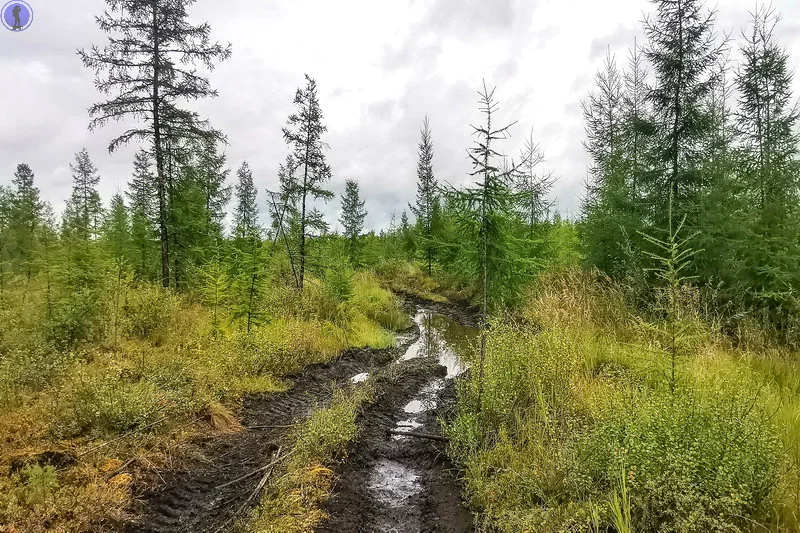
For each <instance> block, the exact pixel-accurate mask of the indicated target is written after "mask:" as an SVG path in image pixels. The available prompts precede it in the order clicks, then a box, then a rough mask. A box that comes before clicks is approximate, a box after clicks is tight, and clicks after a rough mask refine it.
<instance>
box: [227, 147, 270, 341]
mask: <svg viewBox="0 0 800 533" xmlns="http://www.w3.org/2000/svg"><path fill="white" fill-rule="evenodd" d="M236 176H237V177H238V182H237V184H236V199H237V204H236V211H235V212H234V229H233V243H234V272H233V287H232V288H233V292H234V295H235V298H234V301H233V305H232V307H233V317H234V318H245V319H246V327H247V331H248V332H250V330H251V328H252V326H253V324H254V323H257V322H258V321H260V319H261V317H262V315H263V313H262V312H261V302H262V300H263V295H264V294H263V293H264V291H263V288H262V287H263V284H262V281H263V278H264V266H263V261H262V260H261V228H260V226H259V225H258V207H257V204H256V188H255V185H253V173H252V171H251V170H250V166H249V165H248V164H247V162H246V161H245V162H243V163H242V166H241V167H239V170H238V171H237V172H236Z"/></svg>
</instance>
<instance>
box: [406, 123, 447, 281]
mask: <svg viewBox="0 0 800 533" xmlns="http://www.w3.org/2000/svg"><path fill="white" fill-rule="evenodd" d="M409 207H410V208H411V212H412V213H414V216H415V217H417V227H418V228H419V231H418V233H417V235H418V237H419V240H420V242H419V249H420V250H421V251H422V254H423V256H424V259H425V263H426V265H427V269H428V275H431V274H432V273H433V254H434V251H435V248H436V242H435V235H434V234H435V232H436V226H437V223H438V219H439V217H440V215H441V213H440V209H439V208H440V204H439V185H438V183H437V182H436V178H435V177H434V175H433V139H432V138H431V128H430V122H429V121H428V116H427V115H425V119H424V120H423V121H422V129H421V130H420V141H419V156H418V160H417V201H416V204H415V205H409Z"/></svg>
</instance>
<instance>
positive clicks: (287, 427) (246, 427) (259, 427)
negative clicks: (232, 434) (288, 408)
mask: <svg viewBox="0 0 800 533" xmlns="http://www.w3.org/2000/svg"><path fill="white" fill-rule="evenodd" d="M290 427H292V425H291V424H289V425H288V426H245V429H289V428H290Z"/></svg>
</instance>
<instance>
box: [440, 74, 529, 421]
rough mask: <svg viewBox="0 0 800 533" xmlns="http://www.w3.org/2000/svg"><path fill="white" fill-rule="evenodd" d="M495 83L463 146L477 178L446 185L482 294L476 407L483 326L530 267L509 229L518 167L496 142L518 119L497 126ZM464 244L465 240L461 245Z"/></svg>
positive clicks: (466, 259)
mask: <svg viewBox="0 0 800 533" xmlns="http://www.w3.org/2000/svg"><path fill="white" fill-rule="evenodd" d="M494 93H495V89H492V90H489V89H488V88H487V86H486V83H484V84H483V89H482V90H481V91H479V92H478V95H479V99H478V104H479V106H480V112H481V113H482V114H483V116H484V120H485V122H484V123H483V124H480V125H479V126H472V129H473V134H474V135H475V142H474V145H473V146H472V147H471V148H469V150H468V151H467V153H468V156H469V160H470V162H471V163H472V168H473V170H472V172H471V173H470V175H471V176H473V177H474V178H475V179H476V182H475V183H474V184H473V185H471V186H468V187H465V188H463V189H452V190H449V191H448V194H449V196H450V197H451V198H450V199H451V202H452V204H453V208H454V210H455V213H456V218H457V224H458V226H459V227H458V230H459V234H460V235H461V236H462V238H463V240H464V243H465V244H466V247H465V248H464V249H463V253H462V254H461V255H462V256H463V259H462V260H461V262H460V264H459V265H458V267H459V268H460V270H461V271H462V272H463V273H464V274H466V275H467V276H469V278H471V279H472V280H474V281H475V283H476V286H477V288H478V294H479V297H480V326H481V343H480V359H479V366H478V387H479V388H478V391H477V401H478V404H477V405H478V409H479V410H480V406H481V397H482V393H483V374H484V367H485V359H486V329H487V327H488V316H489V311H490V309H491V307H494V306H496V305H499V304H500V303H501V302H508V301H511V299H512V297H513V295H514V293H515V290H516V289H517V288H518V287H519V285H520V283H521V276H524V275H525V272H527V271H529V270H528V269H527V268H526V265H524V264H523V263H524V262H525V260H523V259H522V255H521V253H520V250H519V247H518V246H517V245H518V240H517V239H515V238H514V236H513V234H512V230H513V227H512V224H511V223H512V221H513V219H514V218H515V216H516V215H515V203H516V195H515V194H514V191H513V190H512V187H513V176H514V175H515V174H516V173H517V172H518V170H519V167H518V166H516V165H514V164H512V165H510V166H506V165H505V164H504V161H505V158H504V157H503V156H502V154H500V152H498V151H497V148H496V144H497V143H498V142H500V141H502V140H504V139H507V138H508V136H509V130H510V128H511V127H512V126H513V125H514V124H515V123H516V122H514V123H511V124H508V125H505V126H500V127H498V126H497V125H496V124H494V122H493V120H494V118H495V115H496V113H497V111H498V107H499V105H498V103H497V101H496V100H495V98H494ZM462 246H463V245H462Z"/></svg>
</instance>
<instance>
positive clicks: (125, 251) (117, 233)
mask: <svg viewBox="0 0 800 533" xmlns="http://www.w3.org/2000/svg"><path fill="white" fill-rule="evenodd" d="M103 241H104V244H105V247H106V250H108V252H109V253H110V254H111V257H112V258H113V259H114V260H115V261H116V262H117V263H118V264H122V263H124V262H126V261H128V259H129V258H130V256H131V254H132V249H131V228H130V220H129V218H128V210H127V208H126V207H125V200H124V199H123V198H122V195H121V194H115V195H114V196H113V197H112V198H111V206H110V207H109V209H108V214H107V215H106V219H105V221H104V223H103Z"/></svg>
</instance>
